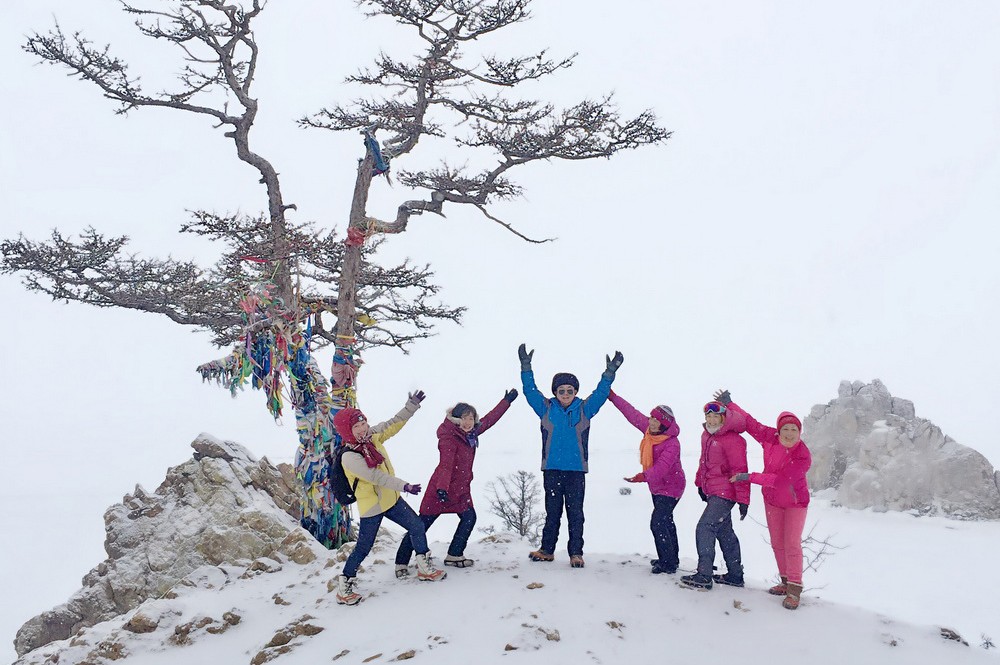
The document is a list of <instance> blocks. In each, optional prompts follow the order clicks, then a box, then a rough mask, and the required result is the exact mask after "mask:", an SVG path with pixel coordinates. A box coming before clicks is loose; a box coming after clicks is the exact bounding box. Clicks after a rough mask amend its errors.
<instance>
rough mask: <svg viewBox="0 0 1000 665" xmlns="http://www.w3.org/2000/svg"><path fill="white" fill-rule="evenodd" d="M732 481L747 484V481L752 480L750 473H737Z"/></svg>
mask: <svg viewBox="0 0 1000 665" xmlns="http://www.w3.org/2000/svg"><path fill="white" fill-rule="evenodd" d="M732 480H733V482H737V483H745V482H746V481H748V480H750V474H749V473H737V474H736V475H734V476H733V478H732Z"/></svg>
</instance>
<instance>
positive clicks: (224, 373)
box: [198, 282, 361, 548]
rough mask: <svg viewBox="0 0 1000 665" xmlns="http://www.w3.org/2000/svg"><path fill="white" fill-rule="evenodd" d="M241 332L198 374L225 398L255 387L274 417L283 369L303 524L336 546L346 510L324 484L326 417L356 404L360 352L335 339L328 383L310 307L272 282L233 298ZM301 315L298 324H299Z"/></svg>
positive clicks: (328, 457) (332, 440) (329, 428)
mask: <svg viewBox="0 0 1000 665" xmlns="http://www.w3.org/2000/svg"><path fill="white" fill-rule="evenodd" d="M239 305H240V310H241V312H242V317H243V321H244V324H245V326H246V333H245V334H244V335H243V337H241V338H240V342H239V343H238V344H237V345H236V347H235V348H234V349H233V351H232V353H230V354H229V355H228V356H226V357H225V358H222V359H220V360H213V361H211V362H208V363H205V364H204V365H201V366H199V367H198V372H199V373H200V374H201V377H202V380H203V381H215V382H216V383H218V384H219V385H224V386H226V387H227V388H229V390H230V392H231V393H232V395H233V397H235V396H236V393H237V390H238V389H239V390H242V389H243V388H244V387H245V386H246V384H247V383H250V384H251V386H252V387H253V388H254V389H256V390H262V391H263V392H264V394H265V396H266V398H267V408H268V411H270V413H271V415H272V416H274V418H275V420H277V419H279V418H280V417H281V413H282V408H283V405H284V394H285V375H287V377H288V393H287V394H288V396H289V398H290V400H291V404H292V407H293V408H294V409H295V424H296V431H297V433H298V436H299V447H298V451H297V453H296V455H295V473H296V476H297V478H298V480H299V482H301V483H302V492H301V494H300V501H301V504H302V512H301V522H302V526H303V528H305V529H306V530H307V531H309V532H310V533H311V534H312V535H313V537H315V538H316V540H318V541H319V542H321V543H322V544H323V545H324V546H325V547H328V548H336V547H340V545H342V544H343V543H344V542H347V540H349V538H350V532H351V517H350V510H349V509H347V508H345V507H343V506H341V505H340V504H338V503H337V501H336V499H334V496H333V493H332V491H331V486H330V483H329V477H330V465H331V462H332V456H333V455H334V454H335V453H336V450H337V448H338V447H339V446H340V444H341V441H340V437H339V436H338V435H337V433H336V431H335V430H334V428H333V416H334V415H336V413H337V412H338V411H340V410H341V409H343V408H345V407H348V406H354V405H355V404H356V403H357V399H356V393H355V380H356V377H357V372H358V366H359V365H360V364H361V358H360V356H359V354H358V352H357V349H356V346H355V344H356V343H355V339H354V338H353V337H349V338H343V337H339V336H338V338H337V341H336V343H335V345H334V356H333V363H332V368H331V373H330V376H331V380H332V386H331V382H330V381H327V379H326V377H325V376H323V373H322V372H321V371H320V369H319V366H318V364H317V363H316V360H315V359H314V358H313V356H312V354H311V353H310V350H309V341H310V339H311V337H312V325H313V317H314V316H315V315H316V313H315V312H312V313H309V312H303V311H302V308H301V307H300V308H299V309H298V311H294V310H292V309H289V308H287V307H286V306H285V304H284V303H283V302H282V301H281V298H279V297H278V296H277V288H276V286H275V285H274V284H273V283H270V282H266V283H263V284H259V285H257V286H256V287H255V288H254V289H252V290H251V291H250V292H249V293H248V294H247V295H245V296H244V297H243V299H242V300H241V301H240V303H239ZM303 314H306V317H305V329H304V330H303V329H302V326H301V324H300V323H299V321H300V320H302V316H303Z"/></svg>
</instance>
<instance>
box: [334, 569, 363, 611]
mask: <svg viewBox="0 0 1000 665" xmlns="http://www.w3.org/2000/svg"><path fill="white" fill-rule="evenodd" d="M357 579H358V578H357V577H344V576H343V575H337V603H338V604H340V605H357V604H358V603H360V602H361V601H362V600H364V597H363V596H362V595H361V594H360V593H358V592H356V591H355V590H354V588H355V585H356V584H357Z"/></svg>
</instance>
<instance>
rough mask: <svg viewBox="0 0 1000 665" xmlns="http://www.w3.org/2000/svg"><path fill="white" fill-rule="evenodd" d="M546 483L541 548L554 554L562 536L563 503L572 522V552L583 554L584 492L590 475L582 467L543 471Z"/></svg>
mask: <svg viewBox="0 0 1000 665" xmlns="http://www.w3.org/2000/svg"><path fill="white" fill-rule="evenodd" d="M542 478H543V486H544V487H545V526H544V528H542V546H541V548H540V549H541V551H542V552H545V553H546V554H552V553H553V552H555V549H556V541H557V540H558V539H559V523H560V521H561V520H562V512H563V506H565V507H566V522H567V523H568V525H569V543H568V544H567V549H568V550H569V555H570V556H575V555H578V554H579V555H582V554H583V495H584V493H585V492H586V489H587V475H586V474H585V473H584V472H583V471H557V470H553V471H543V472H542Z"/></svg>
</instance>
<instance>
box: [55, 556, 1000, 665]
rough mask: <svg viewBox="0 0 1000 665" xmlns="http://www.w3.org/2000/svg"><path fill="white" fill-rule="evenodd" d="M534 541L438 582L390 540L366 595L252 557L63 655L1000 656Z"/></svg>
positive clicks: (444, 662)
mask: <svg viewBox="0 0 1000 665" xmlns="http://www.w3.org/2000/svg"><path fill="white" fill-rule="evenodd" d="M527 548H528V546H527V544H526V543H524V542H522V541H520V540H517V539H512V538H500V539H487V540H486V541H481V542H478V543H475V544H474V545H473V547H472V549H473V550H474V553H475V554H476V556H477V557H478V562H477V565H476V566H475V567H473V568H470V569H465V570H451V571H450V572H449V575H448V578H447V579H446V580H443V581H441V582H438V583H425V582H418V581H416V580H405V581H398V580H396V579H395V577H394V575H393V565H392V554H393V551H394V549H395V543H394V541H392V540H390V541H389V542H385V541H383V542H382V543H380V544H379V545H378V546H377V548H376V550H375V551H373V553H372V555H371V556H370V558H369V560H368V565H367V566H366V568H365V570H364V572H363V573H362V574H361V575H360V576H359V579H363V591H364V592H365V594H366V596H367V597H366V599H365V601H364V602H362V603H361V604H360V605H358V606H356V607H343V606H338V605H337V604H336V601H335V599H334V595H333V594H332V593H330V592H328V591H327V581H328V580H330V579H331V578H333V576H334V574H335V573H336V571H337V570H339V566H340V564H339V562H336V561H331V562H330V563H332V564H333V565H330V566H328V565H327V561H324V560H319V561H317V562H314V563H312V564H309V565H307V566H297V565H295V564H287V563H286V564H285V565H284V567H283V568H282V569H281V570H279V571H277V572H272V573H261V574H259V575H258V576H256V577H253V578H251V579H250V580H242V579H239V578H240V576H241V575H242V573H243V572H244V569H243V568H242V567H240V568H229V569H228V570H227V571H226V572H227V573H228V575H226V574H223V573H222V572H220V571H219V569H210V570H211V571H214V572H213V573H212V574H207V575H204V576H202V577H201V584H202V585H203V586H202V587H194V588H190V589H187V590H184V591H182V592H181V593H180V596H179V598H177V599H171V600H166V599H164V600H157V601H153V602H151V603H149V604H147V605H146V606H145V607H144V608H143V613H144V614H145V615H146V616H147V617H149V618H152V619H154V620H157V621H159V627H158V628H157V629H156V630H154V631H152V632H149V633H146V634H141V635H136V634H133V633H130V632H127V631H124V630H122V628H121V625H122V623H123V620H122V619H119V620H117V621H111V622H106V623H104V624H101V625H100V626H98V627H95V629H94V630H92V631H90V632H88V634H86V635H84V636H83V637H82V638H81V639H78V640H75V642H76V644H75V645H74V646H69V647H64V648H65V649H66V650H65V651H64V652H63V654H62V657H61V658H60V661H59V662H60V663H68V662H79V661H80V660H82V659H83V658H84V656H85V654H87V653H88V652H91V651H92V650H93V649H94V648H95V646H96V645H98V644H100V643H102V642H103V643H104V644H105V645H106V648H107V649H108V652H109V653H111V652H115V653H118V654H119V655H125V656H126V657H127V662H129V663H133V664H137V663H138V664H142V665H155V664H158V663H164V664H166V663H176V662H178V659H179V658H181V657H183V660H184V662H185V663H187V664H189V665H196V664H197V665H200V664H203V663H204V664H205V665H208V664H214V663H247V662H251V660H252V659H255V658H256V660H255V661H254V662H258V663H259V662H263V661H262V660H261V658H262V656H259V655H258V654H260V653H261V652H262V651H270V652H274V651H275V650H277V649H281V648H287V649H289V651H288V652H287V653H286V654H283V655H280V656H278V659H277V662H285V663H317V662H330V661H331V659H333V660H336V661H339V662H342V663H362V662H374V663H384V662H389V661H394V660H403V659H406V657H407V656H411V657H412V658H413V659H414V661H415V662H427V663H435V664H438V665H451V664H453V663H454V664H456V665H457V664H462V665H465V664H467V663H470V662H485V663H492V662H504V661H503V659H510V662H524V663H569V662H589V663H648V662H655V661H656V660H657V659H662V658H665V657H668V656H669V660H670V661H671V662H689V661H687V660H686V659H687V658H697V659H698V661H696V662H712V661H705V658H706V657H707V658H712V659H713V660H715V659H719V660H721V659H738V660H739V661H740V662H744V663H747V664H748V665H753V664H755V663H768V664H770V663H773V662H774V658H775V654H776V653H780V654H781V655H782V657H783V658H786V659H790V660H792V661H795V660H801V659H807V662H813V663H843V662H855V663H876V662H878V663H907V664H908V665H919V664H921V663H928V664H930V663H934V664H937V663H942V662H947V663H989V662H996V660H995V659H994V658H993V657H992V656H991V655H990V654H988V653H986V652H985V651H983V650H982V649H980V648H976V647H974V646H970V647H966V646H963V645H960V644H959V643H957V642H954V641H948V640H945V639H943V638H942V637H941V636H940V634H939V630H938V628H937V627H936V626H934V625H926V624H924V625H921V624H914V623H908V622H905V621H901V620H900V619H899V618H898V617H894V616H892V615H888V614H884V613H880V612H875V611H872V610H870V609H859V608H855V607H851V606H849V605H842V604H839V603H835V602H833V601H832V600H828V599H826V598H821V597H816V596H814V595H810V597H809V598H808V599H807V600H806V603H805V604H804V606H802V607H801V608H800V610H799V611H798V612H795V613H791V612H788V611H787V610H784V609H782V608H781V606H780V604H779V600H778V599H776V598H774V597H772V596H768V595H767V594H766V593H764V591H763V588H762V585H760V584H757V583H756V582H754V583H751V585H750V587H748V588H745V589H732V588H728V587H723V588H716V589H714V590H712V591H709V592H702V591H691V590H687V589H682V588H681V587H679V586H678V585H677V584H675V580H674V577H672V576H667V575H660V576H651V575H650V573H649V572H648V570H649V565H648V563H647V561H646V557H645V556H643V555H639V554H591V555H589V556H588V563H587V567H586V568H585V569H583V570H573V569H571V568H569V566H568V565H567V564H566V560H565V557H560V559H557V561H556V562H554V563H550V564H546V563H532V562H529V561H528V560H527V559H526V558H525V556H524V555H525V552H526V551H527ZM334 558H335V557H333V556H331V559H334ZM205 587H211V588H205ZM227 613H229V614H227ZM127 618H130V617H124V619H127ZM227 619H228V623H227ZM177 626H186V627H187V628H189V629H190V630H189V632H188V633H187V636H186V640H185V641H186V642H187V643H186V644H184V645H183V646H177V645H176V644H174V643H173V641H174V640H176V639H177V638H176V635H177V630H176V627H177ZM286 626H293V628H294V627H296V626H297V627H298V630H297V631H295V632H291V631H290V634H291V635H295V636H294V637H292V639H291V640H290V641H288V640H287V638H286V639H281V638H276V637H275V636H276V635H277V634H278V633H279V632H281V631H282V630H283V629H284V628H285V627H286ZM182 632H183V629H182ZM296 632H297V633H298V634H297V635H296ZM126 640H127V641H126ZM116 643H117V644H121V645H123V647H124V649H123V650H122V649H121V648H119V647H116V646H115V644H116ZM268 644H274V645H275V646H271V647H267V645H268ZM279 644H280V645H281V646H278V645H279ZM52 646H53V647H54V646H55V645H52ZM49 650H50V647H43V648H42V649H41V650H39V652H38V653H39V654H44V653H47V652H48V651H49ZM41 660H42V659H41V658H40V657H39V658H38V662H40V661H41Z"/></svg>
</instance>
